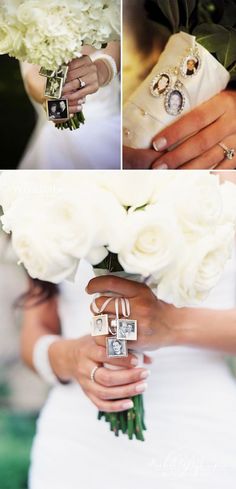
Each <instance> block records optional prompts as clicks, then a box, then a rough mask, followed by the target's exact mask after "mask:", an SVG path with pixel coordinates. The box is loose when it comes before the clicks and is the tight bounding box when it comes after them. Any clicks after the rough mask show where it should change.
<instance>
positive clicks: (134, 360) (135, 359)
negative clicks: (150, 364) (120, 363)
mask: <svg viewBox="0 0 236 489" xmlns="http://www.w3.org/2000/svg"><path fill="white" fill-rule="evenodd" d="M130 363H131V365H133V366H134V367H137V365H138V359H137V358H132V360H131V362H130Z"/></svg>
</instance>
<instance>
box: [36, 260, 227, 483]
mask: <svg viewBox="0 0 236 489" xmlns="http://www.w3.org/2000/svg"><path fill="white" fill-rule="evenodd" d="M92 275H93V274H92V271H91V269H90V268H89V266H88V265H86V264H85V263H83V264H82V265H81V269H80V271H79V273H78V278H79V282H78V283H77V284H76V285H73V284H65V285H64V286H63V290H62V295H61V299H60V317H61V321H62V330H63V334H64V336H65V337H67V338H76V337H79V336H81V335H84V334H86V333H88V332H89V317H90V312H89V303H90V300H91V299H90V298H89V297H88V296H87V295H86V294H85V292H84V288H85V286H86V284H87V282H88V280H89V279H90V277H92ZM235 305H236V259H235V256H234V257H233V259H232V260H231V261H230V262H229V263H228V265H227V267H226V269H225V272H224V275H223V277H222V280H221V281H220V283H219V284H218V286H217V287H216V288H215V290H214V291H213V292H212V293H211V294H210V296H209V298H208V299H207V301H205V303H204V304H203V307H209V308H214V309H228V308H233V307H235ZM152 356H153V358H154V363H153V365H152V366H151V376H150V380H149V382H148V384H149V385H148V390H147V392H146V393H145V407H146V424H147V427H148V431H147V432H146V435H145V438H146V441H145V442H144V443H141V442H138V441H129V440H128V439H127V438H126V437H125V436H120V437H119V438H116V437H115V436H114V435H113V433H111V432H110V431H109V429H108V426H107V424H106V423H105V422H103V421H97V419H96V415H97V409H96V408H95V407H94V406H93V405H92V403H91V402H90V401H89V399H88V398H87V397H86V396H85V394H84V393H83V391H82V389H81V388H80V386H79V385H76V384H72V385H69V386H61V385H59V386H57V387H55V388H54V389H53V390H52V391H51V394H50V396H49V399H48V401H47V403H46V405H45V407H44V409H43V410H42V413H41V415H40V418H39V422H38V429H37V436H36V439H35V442H34V446H33V450H32V466H31V473H30V484H29V488H30V489H53V488H56V489H78V488H82V489H85V488H86V489H99V488H100V487H102V488H103V489H110V488H111V487H112V488H113V489H120V488H122V487H123V488H124V489H128V488H129V489H144V488H145V487H146V488H148V489H157V488H158V489H190V488H191V489H199V488H201V489H211V488H214V489H222V487H227V489H234V488H235V480H236V457H235V452H236V416H235V413H236V381H235V379H234V378H233V377H232V375H231V373H230V371H229V369H228V366H227V365H226V363H225V360H224V357H223V355H222V354H221V353H218V352H214V351H208V350H203V349H197V348H196V349H193V348H187V347H169V348H163V349H160V350H158V351H156V352H153V353H152Z"/></svg>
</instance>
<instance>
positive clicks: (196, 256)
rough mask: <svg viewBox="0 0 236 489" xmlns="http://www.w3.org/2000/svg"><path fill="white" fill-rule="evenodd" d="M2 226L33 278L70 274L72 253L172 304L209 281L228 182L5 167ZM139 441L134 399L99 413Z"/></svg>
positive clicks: (235, 198) (223, 230) (229, 244)
mask: <svg viewBox="0 0 236 489" xmlns="http://www.w3.org/2000/svg"><path fill="white" fill-rule="evenodd" d="M0 205H1V206H2V209H3V215H2V217H1V222H2V225H3V230H4V231H5V232H7V233H11V236H12V245H13V248H14V251H15V253H16V255H17V256H18V258H19V263H21V264H23V266H24V267H25V268H26V270H27V271H28V273H29V275H30V276H31V277H33V278H37V279H41V280H46V281H50V282H54V283H60V282H61V281H62V280H64V279H69V280H75V276H76V271H77V268H78V264H79V261H80V259H86V260H88V261H89V262H90V263H91V264H92V265H93V266H94V268H95V272H96V270H97V273H98V274H100V273H105V274H108V273H112V274H113V273H118V274H121V275H122V276H123V277H128V278H131V279H132V278H133V279H134V280H140V281H145V282H146V283H147V284H149V285H150V287H152V289H153V290H154V291H155V292H156V295H157V297H158V298H159V299H161V300H163V301H166V302H169V303H172V304H174V305H175V306H176V307H182V306H192V305H196V304H199V303H201V301H203V300H204V299H205V298H206V297H207V295H208V294H209V293H210V291H211V290H212V289H213V288H214V287H215V286H216V284H217V283H218V281H219V279H220V277H221V275H222V272H223V270H224V268H225V265H226V263H227V261H228V260H229V258H230V256H231V253H232V250H233V247H234V240H235V231H236V185H234V184H233V183H230V182H225V183H220V180H219V177H218V176H217V175H214V174H212V173H210V172H207V171H195V172H191V171H189V172H188V171H186V172H185V174H184V178H183V175H182V173H178V172H174V171H170V172H166V173H165V172H164V173H160V172H152V173H151V172H140V171H139V172H123V173H120V172H108V173H107V172H95V173H93V175H92V174H91V173H90V172H84V173H83V174H81V173H79V172H76V171H75V172H73V171H72V172H66V171H49V172H40V173H39V172H37V171H33V172H27V171H21V172H14V171H4V172H2V174H1V176H0ZM103 416H105V419H106V421H108V422H109V423H110V424H111V429H112V430H113V431H114V432H115V433H116V434H117V433H118V432H119V429H121V430H122V431H123V432H124V433H128V435H129V437H130V438H132V437H133V435H135V436H136V438H138V439H140V440H143V430H144V429H145V425H144V408H143V398H142V397H141V396H137V397H135V399H134V408H133V409H131V410H129V411H127V413H119V414H106V415H105V413H99V418H101V417H103Z"/></svg>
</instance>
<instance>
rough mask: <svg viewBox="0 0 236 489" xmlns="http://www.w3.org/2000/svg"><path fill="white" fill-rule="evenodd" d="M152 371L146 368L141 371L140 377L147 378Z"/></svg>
mask: <svg viewBox="0 0 236 489" xmlns="http://www.w3.org/2000/svg"><path fill="white" fill-rule="evenodd" d="M150 373H151V370H144V372H142V373H141V375H140V379H147V378H148V377H149V375H150Z"/></svg>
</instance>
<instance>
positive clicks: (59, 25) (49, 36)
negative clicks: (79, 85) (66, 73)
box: [0, 0, 120, 129]
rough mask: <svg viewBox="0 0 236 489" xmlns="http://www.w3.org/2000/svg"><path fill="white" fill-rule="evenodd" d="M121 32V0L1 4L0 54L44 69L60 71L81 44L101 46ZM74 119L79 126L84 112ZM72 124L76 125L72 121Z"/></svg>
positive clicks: (14, 0) (15, 0) (5, 1)
mask: <svg viewBox="0 0 236 489" xmlns="http://www.w3.org/2000/svg"><path fill="white" fill-rule="evenodd" d="M119 32H120V0H96V1H92V0H60V1H59V2H58V1H55V0H3V1H2V2H1V5H0V54H8V55H9V56H12V57H15V58H16V59H18V60H20V61H27V62H28V63H32V64H35V65H39V66H41V67H43V69H44V70H52V71H55V72H57V71H58V70H59V68H60V67H61V66H63V65H67V64H68V63H69V62H70V61H72V60H73V59H75V58H77V57H79V56H80V53H81V48H82V46H84V45H89V46H93V47H94V48H96V49H101V48H102V47H104V46H106V44H107V43H108V42H110V41H112V40H117V39H119V36H120V34H119ZM69 122H70V121H69ZM74 122H75V125H76V128H78V127H79V125H80V123H83V122H84V117H83V114H82V113H78V114H76V115H75V116H74ZM60 127H61V126H60ZM69 128H70V129H73V128H74V127H73V125H71V124H70V123H69Z"/></svg>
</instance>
